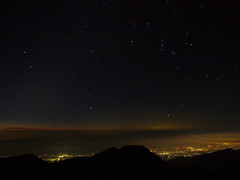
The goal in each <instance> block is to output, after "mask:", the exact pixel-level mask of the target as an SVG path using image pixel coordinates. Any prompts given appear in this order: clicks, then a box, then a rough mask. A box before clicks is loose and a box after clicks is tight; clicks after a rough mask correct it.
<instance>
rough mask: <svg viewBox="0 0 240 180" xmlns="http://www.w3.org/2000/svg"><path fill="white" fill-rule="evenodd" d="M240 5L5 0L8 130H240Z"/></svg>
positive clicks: (2, 110)
mask: <svg viewBox="0 0 240 180" xmlns="http://www.w3.org/2000/svg"><path fill="white" fill-rule="evenodd" d="M239 8H240V3H239V2H238V1H231V0H230V1H229V0H224V1H217V0H211V1H207V0H181V1H179V0H147V1H144V0H131V1H129V0H121V1H116V0H112V1H110V0H89V1H84V0H68V1H66V0H58V1H56V0H53V1H47V0H41V1H34V2H33V1H27V0H24V1H14V0H8V1H5V2H4V3H3V4H2V5H1V11H0V62H1V65H0V84H1V85H0V127H1V128H2V129H3V131H8V130H9V129H18V130H19V129H25V130H26V129H31V128H45V129H46V128H50V129H51V128H53V129H54V128H57V129H66V128H69V129H85V130H86V129H101V130H103V129H118V130H119V129H121V130H130V129H134V130H136V129H141V130H142V129H148V130H149V129H164V130H167V131H170V134H171V132H172V131H174V133H173V134H176V133H175V131H176V129H177V130H180V131H182V130H185V131H187V132H189V131H191V132H192V131H208V132H210V131H224V132H226V131H228V132H238V131H239V130H240V129H239V127H240V114H239V108H240V105H239V100H240V93H239V92H240V59H239V58H240V55H239V52H240V49H239V38H237V37H238V34H239V30H240V22H239V18H238V15H239ZM32 131H34V130H33V129H31V132H32ZM48 131H49V130H48ZM137 134H138V133H137ZM143 134H145V135H146V132H144V133H143ZM8 136H9V134H8Z"/></svg>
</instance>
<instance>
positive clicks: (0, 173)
mask: <svg viewBox="0 0 240 180" xmlns="http://www.w3.org/2000/svg"><path fill="white" fill-rule="evenodd" d="M239 162H240V150H231V149H226V150H222V151H217V152H214V153H210V154H203V155H199V156H195V157H186V158H182V157H179V158H176V159H174V160H170V161H163V160H162V159H161V158H160V157H159V156H157V155H156V154H154V153H152V152H150V151H149V150H148V149H147V148H145V147H144V146H130V145H127V146H124V147H122V148H121V149H117V148H114V147H112V148H109V149H107V150H105V151H102V152H100V153H97V154H95V155H94V156H92V157H81V158H72V159H68V160H64V161H60V162H55V163H48V162H45V161H43V160H42V159H40V158H38V157H37V156H35V155H31V154H27V155H22V156H15V157H9V158H2V159H0V179H14V180H15V179H27V180H29V179H37V180H38V179H79V180H82V179H83V180H92V179H94V180H95V179H102V180H103V179H107V180H120V179H126V180H128V179H131V180H132V179H149V180H151V179H154V180H157V179H234V177H235V176H236V175H238V169H239V167H240V165H239Z"/></svg>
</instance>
